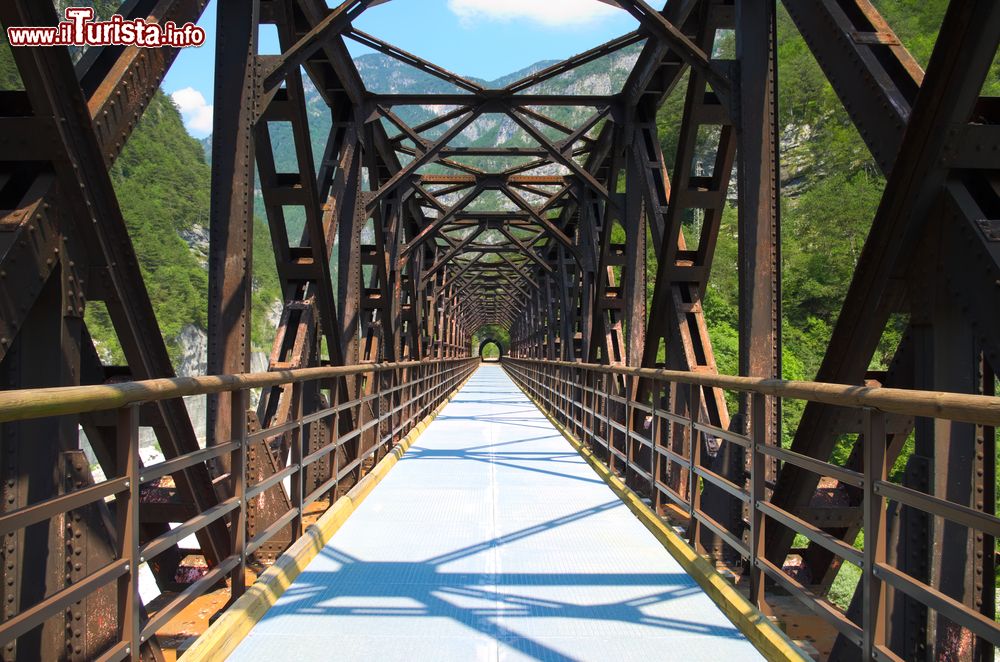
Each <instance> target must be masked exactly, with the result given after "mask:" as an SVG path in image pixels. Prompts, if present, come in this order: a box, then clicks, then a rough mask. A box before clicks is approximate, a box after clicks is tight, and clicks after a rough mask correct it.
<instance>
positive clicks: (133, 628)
mask: <svg viewBox="0 0 1000 662" xmlns="http://www.w3.org/2000/svg"><path fill="white" fill-rule="evenodd" d="M115 432H116V436H117V439H116V445H117V458H116V460H117V465H118V472H119V474H122V475H124V476H125V477H126V478H128V483H127V487H128V492H127V493H125V492H120V493H119V494H118V495H117V496H116V497H115V498H116V500H117V501H118V503H117V504H116V511H117V519H118V521H117V525H118V558H121V559H125V560H126V561H127V562H128V572H127V573H126V574H125V575H122V576H121V577H120V578H119V579H118V624H119V627H120V628H121V637H122V641H126V642H128V648H127V649H126V654H127V655H128V656H129V659H130V660H133V662H136V661H137V660H139V647H140V643H141V642H140V640H139V637H140V634H139V633H140V631H141V630H142V613H141V610H142V600H141V599H140V598H139V487H140V484H139V477H140V474H139V407H138V405H130V406H128V407H123V408H122V409H119V410H118V425H117V428H116V431H115Z"/></svg>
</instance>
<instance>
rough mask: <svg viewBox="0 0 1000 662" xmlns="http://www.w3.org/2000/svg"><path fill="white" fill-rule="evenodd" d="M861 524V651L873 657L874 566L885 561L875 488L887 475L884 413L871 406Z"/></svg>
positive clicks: (878, 630) (876, 630)
mask: <svg viewBox="0 0 1000 662" xmlns="http://www.w3.org/2000/svg"><path fill="white" fill-rule="evenodd" d="M864 421H865V427H864V435H865V439H864V444H865V448H864V476H865V478H864V480H865V484H864V502H863V505H862V507H863V508H864V527H865V550H864V567H863V568H862V575H861V582H862V591H863V595H864V601H863V605H862V630H863V631H864V638H863V646H862V655H863V658H864V659H865V660H872V659H876V657H875V656H876V652H877V649H878V647H882V646H885V645H886V640H885V634H886V589H885V585H884V584H883V583H882V581H881V580H880V579H879V578H878V571H877V567H878V565H879V564H885V562H886V514H885V504H884V503H883V501H882V497H881V496H879V495H878V494H877V492H876V485H875V483H876V481H885V480H887V479H888V467H887V466H886V452H885V450H886V448H885V414H883V413H882V412H879V411H875V410H872V409H866V410H865V413H864Z"/></svg>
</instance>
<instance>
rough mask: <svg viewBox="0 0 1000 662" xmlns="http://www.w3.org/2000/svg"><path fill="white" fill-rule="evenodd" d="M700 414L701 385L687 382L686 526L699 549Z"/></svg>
mask: <svg viewBox="0 0 1000 662" xmlns="http://www.w3.org/2000/svg"><path fill="white" fill-rule="evenodd" d="M700 414H701V386H698V385H697V384H688V501H689V505H690V508H691V523H690V525H689V526H688V536H689V537H690V539H691V546H692V547H694V548H695V550H698V549H699V544H700V543H699V542H698V540H699V538H700V537H701V536H700V533H701V522H700V520H699V519H698V517H697V513H698V512H700V511H701V490H700V489H698V474H697V473H696V469H697V468H698V467H700V466H701V444H700V443H698V438H699V437H700V433H699V432H698V430H697V428H695V425H696V424H697V423H698V416H699V415H700Z"/></svg>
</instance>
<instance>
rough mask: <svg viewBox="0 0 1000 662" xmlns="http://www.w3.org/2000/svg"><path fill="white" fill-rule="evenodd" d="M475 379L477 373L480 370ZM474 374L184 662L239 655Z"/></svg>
mask: <svg viewBox="0 0 1000 662" xmlns="http://www.w3.org/2000/svg"><path fill="white" fill-rule="evenodd" d="M472 374H475V371H473V373H472ZM472 374H470V375H469V376H468V377H466V378H465V380H463V381H462V383H461V384H459V385H458V386H456V387H455V390H454V391H452V392H451V394H450V395H449V396H448V397H447V398H445V400H444V402H442V403H441V404H440V405H438V407H437V409H435V410H434V411H432V412H431V413H430V414H428V415H427V417H426V418H424V420H422V421H420V422H419V423H417V425H416V426H415V427H414V428H413V429H412V430H410V432H409V434H407V435H406V436H405V437H404V438H403V440H402V441H400V442H399V444H397V445H396V447H395V448H393V450H392V452H391V453H390V454H389V455H386V456H385V457H384V458H382V460H381V461H380V462H379V463H378V464H377V465H375V467H374V468H373V469H372V470H371V471H369V472H368V473H367V474H366V475H365V477H364V478H362V479H361V481H360V482H359V483H358V484H357V485H355V486H354V487H353V488H351V490H350V491H349V492H348V493H347V494H345V495H344V496H342V497H341V498H340V499H338V500H337V501H336V502H335V503H334V504H333V506H332V507H331V508H330V509H329V510H327V511H326V512H325V513H323V515H322V516H321V517H320V518H319V519H318V520H317V521H316V523H315V524H312V525H310V526H309V527H308V528H307V529H306V530H305V532H304V533H303V534H302V537H301V538H299V539H298V540H296V541H295V542H294V543H293V544H292V546H291V547H289V548H288V549H287V550H286V551H285V553H284V554H282V555H281V556H280V557H278V560H277V561H275V562H274V565H272V566H271V567H270V568H268V569H267V570H266V571H264V573H263V574H262V575H261V576H260V577H259V578H258V579H257V581H256V582H254V584H253V585H252V586H250V587H248V588H247V590H246V593H244V594H243V595H242V596H241V597H240V598H239V599H238V600H236V602H234V603H233V605H232V606H231V607H229V609H227V610H226V611H225V612H223V613H222V615H221V616H220V617H219V619H218V620H217V621H215V623H213V624H212V625H211V626H209V628H208V629H207V630H205V632H204V634H202V635H201V636H200V637H198V639H197V640H196V641H195V642H194V644H193V645H192V646H191V648H189V649H188V650H187V651H186V652H184V653H183V655H182V656H181V658H182V659H183V660H184V662H215V661H217V660H222V659H225V658H226V657H228V656H229V655H230V654H231V653H232V652H233V651H234V650H236V647H237V646H238V645H239V644H240V642H241V641H243V639H245V638H246V636H247V635H248V634H249V633H250V630H252V629H253V627H254V626H255V625H256V624H257V623H259V622H260V620H261V619H262V618H263V617H264V614H266V613H267V611H268V610H269V609H270V608H271V607H273V606H274V604H275V603H276V602H277V601H278V598H280V597H281V596H282V594H284V592H285V591H286V590H288V587H289V586H291V585H292V582H294V581H295V579H296V578H297V577H298V576H299V574H300V573H301V572H302V570H303V569H305V567H306V566H307V565H309V563H310V562H311V561H312V560H313V559H314V558H316V556H317V555H318V554H319V553H320V551H321V550H322V549H323V547H325V546H326V543H328V542H329V541H330V539H331V538H333V535H334V534H335V533H336V532H337V531H338V530H339V529H340V527H341V526H343V524H344V522H346V521H347V518H348V517H350V516H351V514H352V513H353V512H354V511H355V510H356V509H357V507H358V506H360V505H361V502H362V501H364V500H365V497H367V496H368V495H369V494H371V491H372V490H373V489H375V486H376V485H378V484H379V483H380V482H382V479H383V478H385V476H386V474H388V473H389V470H390V469H392V468H393V467H394V466H395V465H396V463H397V462H399V460H400V459H401V458H402V457H403V455H405V454H406V451H408V450H409V449H410V446H412V445H413V443H414V442H415V441H416V440H417V439H418V438H419V437H420V435H421V434H423V433H424V430H426V429H427V426H429V425H430V424H431V422H432V421H433V420H434V419H435V418H437V417H438V415H439V414H440V413H441V411H442V410H443V409H444V408H445V406H446V405H447V404H448V403H449V402H451V401H452V399H454V397H455V396H456V395H457V394H458V392H459V391H460V390H462V387H464V386H465V384H466V383H467V382H468V381H469V379H471V378H472Z"/></svg>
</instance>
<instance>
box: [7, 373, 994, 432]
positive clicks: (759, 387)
mask: <svg viewBox="0 0 1000 662" xmlns="http://www.w3.org/2000/svg"><path fill="white" fill-rule="evenodd" d="M502 360H503V361H510V362H513V363H524V364H532V363H542V364H545V365H550V366H555V367H563V368H575V369H582V370H590V371H592V372H597V373H606V374H613V375H623V376H627V377H638V378H642V379H650V380H654V381H660V382H676V383H679V384H695V385H698V386H709V387H712V388H721V389H729V390H733V391H743V392H745V393H760V394H763V395H773V396H777V397H781V398H791V399H794V400H809V401H812V402H821V403H823V404H828V405H835V406H840V407H854V408H857V407H868V408H870V409H877V410H878V411H883V412H886V413H891V414H902V415H904V416H924V417H927V418H942V419H948V420H952V421H961V422H963V423H973V424H975V425H988V426H1000V397H993V396H987V395H969V394H965V393H948V392H944V391H917V390H910V389H901V388H882V387H871V386H849V385H845V384H827V383H823V382H802V381H788V380H782V379H764V378H759V377H733V376H731V375H717V374H712V373H704V372H684V371H679V370H655V369H651V368H627V367H618V366H608V365H598V364H594V363H574V362H569V361H546V360H540V359H521V358H511V357H504V358H503V359H502ZM0 420H2V419H0Z"/></svg>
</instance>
